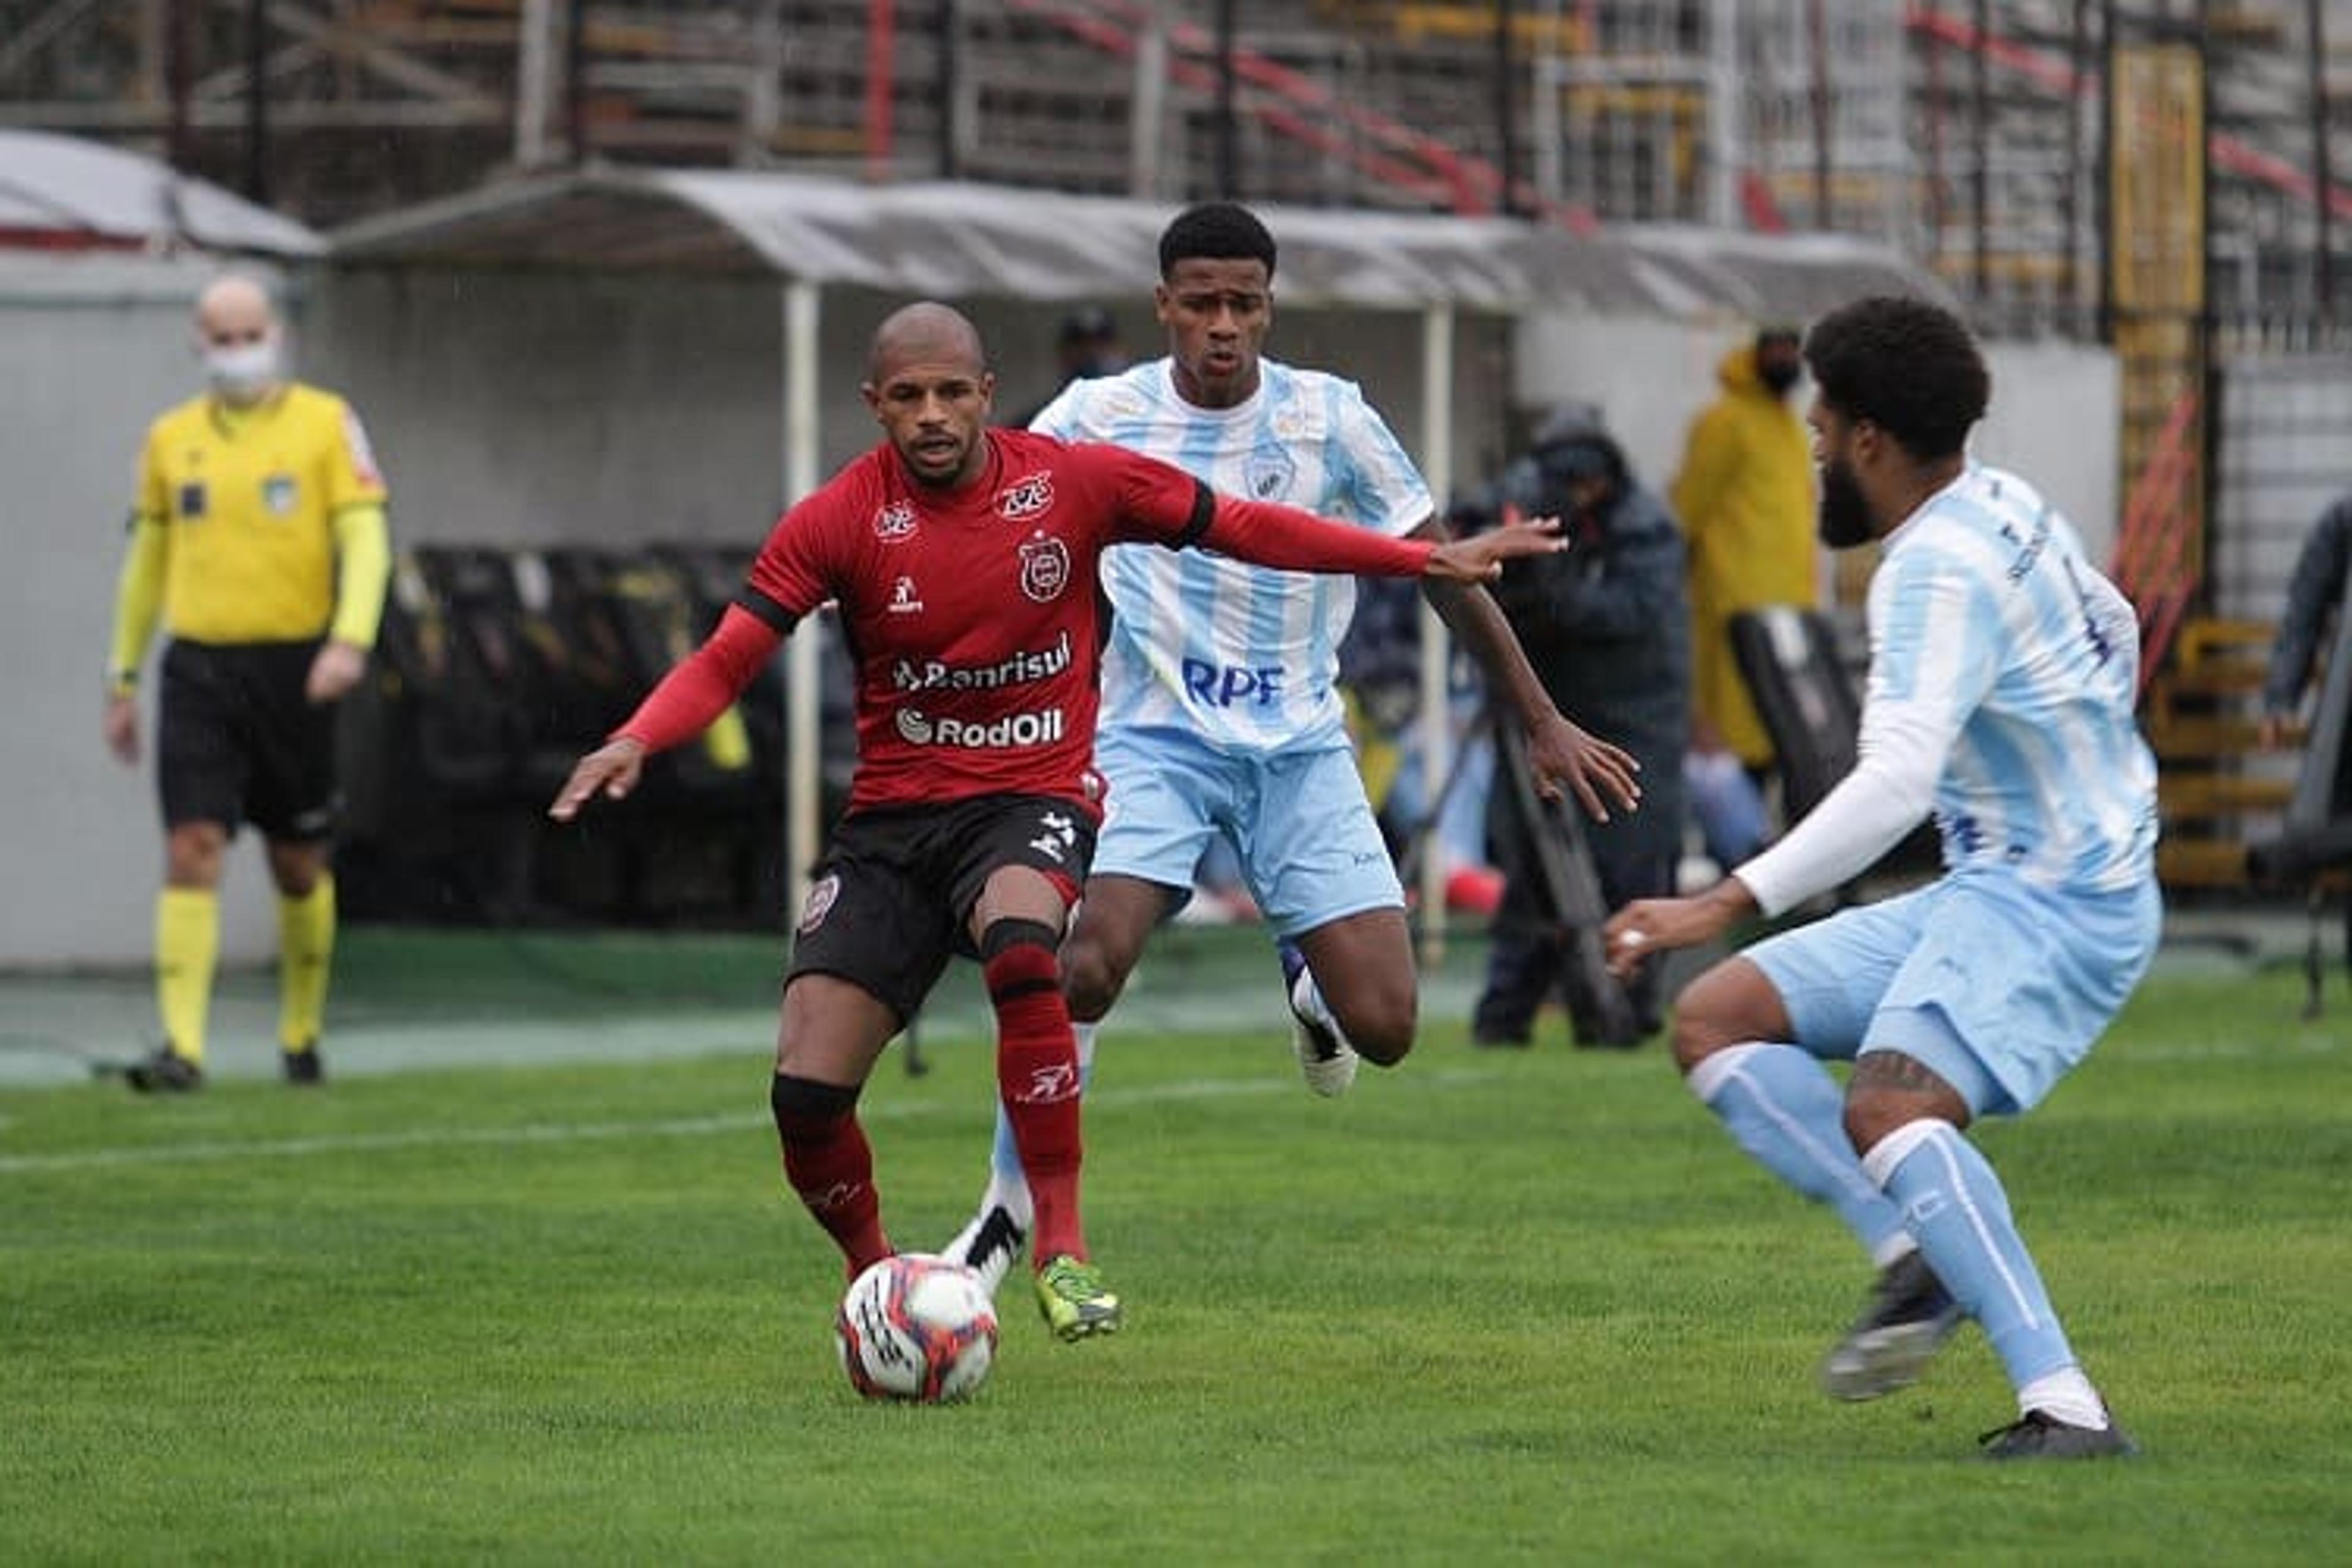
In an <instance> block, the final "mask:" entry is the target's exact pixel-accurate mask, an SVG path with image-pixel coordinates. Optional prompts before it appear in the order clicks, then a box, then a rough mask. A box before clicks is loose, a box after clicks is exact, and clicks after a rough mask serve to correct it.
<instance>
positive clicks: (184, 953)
mask: <svg viewBox="0 0 2352 1568" xmlns="http://www.w3.org/2000/svg"><path fill="white" fill-rule="evenodd" d="M219 959H220V895H219V894H218V893H217V892H215V891H213V890H212V889H205V888H166V889H163V892H162V894H161V895H159V896H158V897H157V898H156V900H155V1011H156V1013H157V1014H158V1015H159V1016H161V1017H162V1019H163V1037H164V1038H165V1039H166V1040H169V1041H170V1042H171V1045H172V1049H173V1050H174V1051H176V1052H178V1053H179V1054H180V1055H181V1056H184V1057H185V1058H188V1060H190V1061H192V1062H201V1061H203V1060H204V1059H205V1016H206V1014H207V1013H208V1012H209V1011H210V1010H211V1007H212V1000H213V970H214V968H215V966H216V965H217V963H218V962H219Z"/></svg>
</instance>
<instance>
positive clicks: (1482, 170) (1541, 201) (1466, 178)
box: [1007, 0, 1600, 234]
mask: <svg viewBox="0 0 2352 1568" xmlns="http://www.w3.org/2000/svg"><path fill="white" fill-rule="evenodd" d="M1007 9H1009V10H1011V11H1013V12H1015V13H1017V14H1019V15H1021V16H1028V17H1031V18H1033V19H1034V20H1036V21H1040V22H1044V23H1046V24H1048V25H1050V26H1055V27H1059V28H1060V29H1061V30H1062V31H1064V32H1066V33H1067V34H1068V35H1070V36H1071V37H1074V38H1078V39H1081V40H1083V41H1085V42H1087V43H1089V44H1092V45H1093V46H1094V47H1097V48H1099V49H1101V50H1102V51H1103V52H1104V53H1106V54H1108V55H1112V56H1114V57H1116V58H1119V59H1123V60H1131V59H1133V58H1135V53H1136V47H1137V46H1136V34H1137V32H1138V31H1139V30H1140V29H1142V28H1144V27H1145V26H1149V25H1150V22H1151V15H1150V6H1148V5H1143V4H1139V3H1138V0H1094V4H1092V5H1089V6H1087V7H1086V8H1084V9H1081V8H1078V7H1076V6H1073V5H1058V4H1055V3H1053V0H1008V5H1007ZM1168 42H1169V44H1170V45H1171V50H1170V55H1169V61H1168V74H1169V76H1170V77H1171V79H1173V80H1175V81H1177V82H1178V83H1180V84H1181V85H1182V86H1184V87H1187V88H1192V89H1197V90H1201V91H1213V90H1214V89H1215V88H1216V85H1217V58H1218V54H1219V50H1218V47H1217V42H1216V40H1215V39H1214V38H1213V37H1211V36H1210V35H1209V33H1208V32H1207V31H1206V30H1205V29H1203V28H1202V27H1199V26H1194V25H1193V24H1192V23H1189V22H1178V23H1176V24H1174V25H1173V26H1171V27H1170V28H1169V29H1168ZM1233 70H1234V79H1235V80H1236V81H1237V82H1239V83H1243V84H1245V85H1247V86H1248V87H1250V88H1252V89H1255V90H1254V92H1253V93H1252V94H1251V95H1250V97H1249V98H1248V99H1246V100H1244V101H1243V102H1242V103H1241V105H1240V112H1242V113H1244V114H1247V115H1249V116H1251V117H1252V118H1253V119H1255V120H1257V121H1260V122H1261V123H1263V124H1265V126H1267V127H1268V128H1269V129H1271V130H1273V131H1274V132H1276V133H1277V134H1279V135H1282V136H1284V137H1286V138H1288V139H1289V140H1291V141H1293V142H1297V143H1299V144H1300V145H1302V146H1306V147H1311V148H1313V149H1314V150H1315V151H1317V152H1318V153H1326V154H1328V155H1329V156H1331V157H1334V158H1337V159H1339V160H1340V161H1341V162H1343V163H1347V164H1349V166H1351V167H1353V168H1354V169H1355V170H1356V171H1357V172H1358V173H1359V174H1363V175H1365V176H1366V177H1367V178H1370V179H1372V180H1376V181H1378V182H1379V183H1381V184H1384V185H1388V186H1391V187H1392V188H1395V189H1398V190H1402V191H1410V192H1412V194H1413V195H1415V196H1417V197H1419V198H1420V199H1421V200H1423V201H1425V202H1428V203H1429V204H1430V205H1433V206H1440V207H1443V208H1444V209H1445V210H1446V211H1448V212H1453V213H1460V214H1482V213H1491V212H1494V211H1496V209H1497V208H1499V207H1500V206H1502V205H1503V199H1502V192H1503V176H1502V174H1501V172H1500V171H1499V170H1497V169H1496V167H1495V165H1494V164H1492V163H1487V162H1486V160H1485V159H1483V158H1474V157H1471V156H1469V155H1467V154H1465V153H1462V152H1461V151H1460V150H1459V149H1457V148H1455V147H1453V146H1451V145H1449V144H1448V143H1447V142H1444V141H1441V140H1440V139H1439V138H1437V137H1434V136H1432V135H1429V134H1427V133H1426V132H1420V131H1415V130H1414V129H1412V127H1411V126H1409V125H1406V124H1403V123H1402V122H1401V121H1396V120H1393V119H1391V118H1390V117H1389V116H1387V115H1385V114H1381V113H1380V112H1379V111H1378V110H1371V109H1367V108H1365V107H1364V106H1363V105H1361V104H1359V103H1354V102H1351V101H1349V100H1348V99H1346V98H1344V97H1342V96H1340V95H1339V94H1337V93H1334V92H1332V91H1331V90H1330V89H1328V88H1326V87H1325V86H1323V84H1322V83H1320V82H1318V81H1316V80H1315V79H1313V78H1311V77H1308V76H1306V75H1303V74H1302V73H1300V72H1298V71H1295V70H1292V69H1291V68H1289V67H1287V66H1285V65H1282V64H1279V63H1277V62H1276V61H1274V60H1271V59H1268V58H1266V57H1265V56H1264V55H1261V54H1258V53H1257V52H1255V50H1251V49H1243V48H1236V49H1234V52H1233ZM1511 195H1512V196H1513V198H1514V201H1515V203H1516V205H1517V207H1518V209H1519V210H1520V211H1522V212H1525V213H1528V214H1531V215H1532V216H1535V217H1537V218H1538V219H1540V220H1542V221H1544V222H1547V223H1553V224H1558V225H1559V226H1561V227H1563V228H1566V229H1569V230H1570V231H1571V232H1573V233H1577V234H1591V233H1592V232H1594V231H1595V230H1597V229H1598V228H1599V227H1600V224H1599V221H1598V220H1597V219H1595V218H1594V216H1592V213H1591V210H1590V209H1589V208H1586V207H1582V206H1579V205H1575V204H1574V203H1570V202H1556V201H1550V200H1547V199H1545V198H1544V197H1542V196H1541V195H1538V193H1537V192H1536V191H1535V189H1534V188H1533V187H1532V186H1531V185H1529V184H1528V182H1526V181H1525V180H1515V181H1513V182H1512V184H1511Z"/></svg>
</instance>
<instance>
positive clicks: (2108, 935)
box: [1740, 871, 2164, 1115]
mask: <svg viewBox="0 0 2352 1568" xmlns="http://www.w3.org/2000/svg"><path fill="white" fill-rule="evenodd" d="M2163 926H2164V903H2163V899H2162V896H2161V895H2160V894H2159V893H2158V890H2157V886H2156V883H2155V881H2154V880H2153V879H2150V880H2149V881H2148V882H2147V884H2146V885H2145V886H2144V887H2140V888H2136V889H2126V890H2125V891H2122V892H2116V893H2091V894H2084V893H2075V894H2066V893H2053V892H2048V891H2044V890H2042V889H2038V888H2034V887H2032V886H2030V885H2028V884H2027V883H2025V882H2023V881H2021V880H2020V879H2017V878H2015V877H2012V876H2010V875H2009V874H2007V873H2006V872H2002V871H1964V872H1962V873H1960V874H1958V875H1957V876H1951V877H1947V878H1944V879H1942V880H1940V881H1937V882H1935V883H1932V884H1930V885H1929V886H1927V887H1925V888H1921V889H1918V890H1916V892H1911V893H1906V894H1904V895H1903V896H1902V897H1900V898H1895V899H1889V900H1886V901H1885V902H1884V903H1878V904H1867V905H1864V906H1861V907H1859V908H1856V909H1850V910H1842V911H1840V912H1839V913H1837V914H1834V915H1832V916H1830V917H1829V918H1828V919H1826V920H1823V921H1816V922H1815V923H1813V924H1811V925H1809V926H1803V927H1801V928H1799V929H1797V930H1795V931H1783V932H1781V933H1780V935H1778V936H1774V937H1770V938H1768V939H1767V940H1765V941H1763V942H1758V943H1757V944H1756V945H1755V946H1753V947H1751V948H1748V949H1747V950H1746V951H1745V952H1743V953H1741V954H1740V956H1741V957H1743V958H1746V959H1748V960H1750V961H1752V962H1753V963H1755V964H1756V966H1757V967H1758V968H1759V969H1761V970H1762V971H1763V972H1764V974H1765V977H1766V978H1767V979H1769V980H1770V981H1771V982H1772V984H1773V985H1774V987H1775V988H1776V989H1778V990H1779V991H1780V999H1781V1001H1782V1002H1783V1003H1784V1004H1785V1005H1787V1007H1788V1010H1789V1019H1790V1023H1791V1024H1792V1025H1793V1026H1794V1027H1795V1031H1796V1036H1797V1043H1798V1044H1799V1045H1801V1047H1803V1048H1804V1049H1806V1050H1808V1051H1810V1052H1811V1053H1812V1054H1813V1055H1814V1056H1816V1057H1822V1058H1828V1059H1832V1060H1838V1061H1850V1060H1852V1059H1853V1058H1854V1057H1855V1056H1856V1055H1858V1054H1859V1053H1861V1052H1863V1051H1875V1050H1893V1051H1900V1052H1902V1053H1903V1054H1904V1055H1905V1056H1907V1057H1910V1058H1913V1059H1914V1060H1916V1061H1918V1062H1921V1063H1923V1064H1925V1065H1926V1066H1927V1068H1930V1069H1931V1070H1933V1071H1934V1072H1935V1073H1936V1074H1937V1076H1938V1077H1940V1078H1942V1079H1944V1080H1945V1081H1946V1082H1947V1083H1949V1084H1950V1085H1951V1086H1952V1087H1953V1088H1954V1089H1958V1091H1959V1092H1960V1094H1961V1096H1962V1098H1964V1099H1965V1100H1967V1101H1968V1102H1969V1109H1970V1110H1973V1111H1974V1112H1976V1113H1977V1114H1979V1115H1987V1114H2005V1113H2014V1112H2016V1111H2020V1110H2027V1109H2029V1108H2031V1107H2032V1106H2033V1105H2035V1104H2038V1103H2039V1102H2040V1101H2041V1100H2042V1097H2043V1096H2044V1095H2046V1094H2048V1093H2049V1092H2050V1090H2051V1088H2052V1086H2053V1085H2054V1084H2056V1083H2057V1081H2058V1080H2059V1079H2062V1078H2063V1077H2064V1076H2065V1075H2066V1074H2067V1073H2068V1072H2070V1071H2072V1070H2073V1069H2074V1066H2075V1065H2076V1064H2077V1063H2079V1062H2080V1061H2081V1060H2082V1059H2083V1058H2084V1057H2085V1056H2087V1055H2089V1054H2090V1049H2091V1045H2092V1042H2093V1041H2095V1040H2096V1039H2097V1038H2098V1037H2099V1034H2100V1032H2101V1031H2102V1030H2104V1029H2105V1027H2106V1026H2107V1025H2108V1024H2109V1022H2111V1021H2112V1020H2113V1019H2114V1017H2115V1016H2116V1011H2117V1009H2119V1008H2120V1007H2122V1006H2123V1004H2124V998H2125V997H2126V996H2128V995H2130V994H2131V990H2132V987H2133V986H2134V985H2137V984H2138V983H2139V977H2140V976H2141V975H2142V974H2143V973H2146V972H2147V965H2148V962H2149V960H2150V959H2152V958H2154V957H2155V955H2156V944H2157V941H2158V937H2159V936H2160V935H2161V934H2162V931H2163Z"/></svg>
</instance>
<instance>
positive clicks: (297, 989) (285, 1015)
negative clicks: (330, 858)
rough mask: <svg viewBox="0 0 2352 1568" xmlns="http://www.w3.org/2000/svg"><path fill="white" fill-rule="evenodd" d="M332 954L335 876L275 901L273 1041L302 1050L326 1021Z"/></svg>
mask: <svg viewBox="0 0 2352 1568" xmlns="http://www.w3.org/2000/svg"><path fill="white" fill-rule="evenodd" d="M334 956H335V879H334V878H332V877H327V876H322V877H320V879H319V881H318V885H317V886H316V887H313V888H312V889H310V891H309V892H308V893H305V894H304V895H303V896H302V897H300V898H299V899H289V898H285V897H282V896H281V897H280V898H279V899H278V1045H279V1046H280V1047H283V1048H284V1049H286V1050H289V1051H307V1050H309V1049H310V1048H311V1047H314V1046H316V1045H317V1044H318V1043H319V1031H320V1028H321V1027H322V1026H324V1025H325V1024H326V1021H327V971H328V967H329V965H330V964H331V962H332V961H333V959H334Z"/></svg>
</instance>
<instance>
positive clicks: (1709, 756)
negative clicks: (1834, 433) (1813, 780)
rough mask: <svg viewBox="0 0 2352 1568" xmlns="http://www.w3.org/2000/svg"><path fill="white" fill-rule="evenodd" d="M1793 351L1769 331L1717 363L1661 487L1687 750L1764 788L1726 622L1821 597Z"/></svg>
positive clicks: (1763, 739) (1784, 333)
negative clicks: (1674, 587) (1710, 387)
mask: <svg viewBox="0 0 2352 1568" xmlns="http://www.w3.org/2000/svg"><path fill="white" fill-rule="evenodd" d="M1798 345H1799V338H1798V334H1797V332H1796V331H1795V329H1793V328H1790V327H1767V328H1765V329H1764V330H1762V331H1759V332H1758V333H1757V334H1756V337H1755V340H1754V342H1750V343H1744V344H1742V345H1741V346H1740V347H1738V348H1737V349H1734V350H1733V351H1732V352H1731V353H1728V354H1727V355H1726V356H1725V357H1724V361H1723V363H1722V365H1721V367H1720V368H1719V369H1718V370H1717V377H1718V379H1719V380H1720V381H1721V382H1722V384H1723V391H1722V393H1721V395H1718V396H1717V398H1716V400H1715V401H1714V402H1713V403H1711V404H1709V405H1707V406H1706V408H1705V409H1704V410H1702V411H1701V412H1700V414H1699V416H1698V417H1697V418H1696V419H1695V420H1693V421H1692V422H1691V427H1690V434H1689V437H1688V438H1687V440H1686V442H1685V447H1684V452H1683V465H1682V471H1681V472H1680V473H1678V474H1677V475H1676V476H1675V481H1674V485H1673V487H1672V489H1670V490H1669V491H1668V492H1667V493H1668V499H1669V500H1671V501H1672V502H1673V505H1674V511H1675V517H1676V518H1678V519H1680V520H1681V522H1682V526H1683V535H1684V538H1685V541H1686V542H1687V543H1688V546H1689V552H1690V603H1691V653H1692V670H1693V681H1694V686H1695V691H1696V706H1697V710H1696V713H1695V714H1694V715H1693V721H1692V746H1691V750H1692V752H1693V755H1694V757H1695V759H1696V760H1697V761H1698V762H1699V763H1700V765H1701V767H1702V768H1705V767H1706V764H1707V763H1709V762H1710V761H1714V762H1717V763H1719V761H1720V760H1721V758H1722V757H1723V755H1724V753H1729V755H1731V756H1733V757H1736V758H1738V762H1739V764H1740V766H1741V767H1742V768H1743V769H1744V770H1745V771H1746V772H1747V773H1748V777H1749V778H1750V779H1751V780H1752V781H1754V782H1755V784H1758V785H1759V786H1760V785H1761V784H1763V782H1764V781H1765V780H1766V779H1767V778H1768V777H1769V775H1770V770H1771V767H1772V764H1773V761H1774V757H1773V751H1772V741H1771V737H1770V736H1769V735H1768V734H1767V733H1766V732H1765V730H1764V722H1763V721H1762V720H1761V719H1760V718H1759V717H1758V716H1757V712H1756V705H1755V703H1754V702H1753V701H1752V700H1750V699H1749V696H1748V684H1747V681H1746V680H1745V679H1743V678H1742V677H1741V675H1740V673H1739V664H1738V659H1737V658H1735V657H1734V656H1733V653H1732V647H1731V618H1732V616H1736V615H1738V614H1739V613H1740V612H1741V611H1743V610H1753V609H1759V608H1762V607H1763V606H1765V605H1803V606H1805V607H1807V608H1812V607H1815V606H1817V605H1819V604H1820V602H1821V568H1820V559H1821V558H1820V555H1819V553H1818V552H1817V550H1816V547H1815V544H1814V540H1813V458H1812V447H1811V441H1810V439H1809V438H1808V437H1807V436H1806V434H1805V426H1804V422H1803V421H1802V420H1801V419H1800V418H1799V417H1798V416H1797V411H1796V409H1795V408H1794V407H1793V406H1792V404H1793V401H1794V399H1793V398H1792V397H1791V394H1792V393H1793V392H1794V390H1795V388H1796V385H1797V383H1798V381H1799V380H1800V379H1801V377H1802V375H1803V374H1804V362H1803V360H1802V359H1801V357H1800V355H1799V353H1798ZM1760 809H1761V807H1760V804H1759V806H1758V811H1759V813H1760ZM1747 848H1748V849H1749V850H1751V851H1752V849H1753V848H1754V846H1752V845H1751V846H1748V847H1747ZM1735 856H1736V852H1735Z"/></svg>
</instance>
